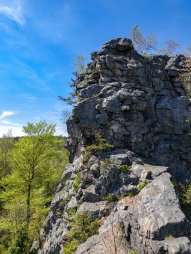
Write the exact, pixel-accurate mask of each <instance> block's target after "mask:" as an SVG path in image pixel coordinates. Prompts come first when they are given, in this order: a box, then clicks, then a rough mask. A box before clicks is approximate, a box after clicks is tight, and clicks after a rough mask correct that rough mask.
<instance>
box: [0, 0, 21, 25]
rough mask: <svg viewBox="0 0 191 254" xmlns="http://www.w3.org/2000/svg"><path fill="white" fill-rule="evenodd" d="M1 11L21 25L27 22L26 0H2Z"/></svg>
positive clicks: (0, 1)
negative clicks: (25, 15) (25, 13)
mask: <svg viewBox="0 0 191 254" xmlns="http://www.w3.org/2000/svg"><path fill="white" fill-rule="evenodd" d="M0 13H1V14H2V15H4V16H6V17H8V18H9V19H11V20H13V21H15V22H17V23H18V24H20V25H21V26H23V25H24V24H25V17H24V0H9V1H7V0H6V1H5V0H0Z"/></svg>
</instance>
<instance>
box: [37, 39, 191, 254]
mask: <svg viewBox="0 0 191 254" xmlns="http://www.w3.org/2000/svg"><path fill="white" fill-rule="evenodd" d="M92 60H93V61H92V62H91V63H89V64H88V67H87V69H86V72H85V73H84V74H80V75H77V78H76V80H75V81H74V85H75V87H76V93H77V95H78V96H79V98H80V101H79V102H78V104H77V105H76V106H75V107H74V109H73V112H72V115H71V117H70V119H69V120H68V123H67V126H68V133H69V137H68V141H67V143H68V148H69V151H70V163H69V164H68V166H67V167H66V169H65V171H64V173H63V178H62V179H61V182H60V184H59V186H58V188H57V191H56V194H55V197H54V198H53V200H52V204H51V212H50V214H49V216H48V217H47V219H46V221H45V223H44V227H43V228H42V230H41V234H40V239H39V241H35V242H34V244H33V247H34V249H35V248H36V249H38V253H39V254H45V253H46V254H63V245H64V243H65V240H66V235H67V233H68V232H69V231H70V230H71V227H70V225H69V224H68V212H69V211H70V209H72V208H74V207H76V209H78V210H77V213H83V212H90V213H92V215H93V216H94V217H98V218H100V221H101V226H100V229H99V234H98V235H96V236H92V237H90V238H89V239H87V241H86V242H85V243H83V244H81V245H80V246H79V247H78V249H77V252H76V253H77V254H111V253H115V254H116V253H117V254H128V251H129V250H130V249H134V250H135V251H137V253H139V254H156V253H159V254H189V253H191V241H190V239H191V238H190V237H191V223H190V221H189V220H188V219H187V218H186V216H185V214H184V213H183V211H182V210H181V207H180V204H179V200H178V198H177V195H176V192H175V189H174V186H173V184H172V183H171V177H172V178H173V179H175V180H176V181H180V182H181V183H182V184H184V183H185V182H187V183H190V182H191V170H190V164H191V140H190V137H189V133H190V131H191V120H190V119H191V103H190V100H189V98H188V97H187V94H186V90H185V87H184V83H183V81H182V79H181V74H182V72H185V71H186V70H187V69H186V68H185V67H186V64H187V58H186V57H185V56H175V57H168V56H160V55H155V56H154V55H153V56H152V55H151V56H148V57H146V56H141V55H139V54H138V53H137V52H136V51H135V50H134V48H133V45H132V42H131V41H130V40H129V39H126V38H118V39H115V40H111V41H109V42H108V43H106V44H104V46H103V47H102V49H101V50H100V51H98V52H94V53H92ZM98 133H99V134H100V135H101V136H102V137H103V138H105V139H106V140H107V143H109V144H111V145H113V147H112V148H111V149H110V150H108V151H104V152H100V153H98V152H97V153H96V152H93V153H92V155H91V157H90V159H89V161H87V162H86V163H84V162H83V156H84V152H85V150H86V146H89V145H91V144H95V135H96V134H98ZM78 172H81V173H82V175H81V178H82V179H81V181H80V184H79V186H78V189H77V190H74V187H73V183H74V181H75V178H76V175H77V173H78ZM140 183H142V184H143V183H147V185H146V186H145V187H144V188H143V189H142V190H141V191H140ZM112 199H113V200H112ZM106 200H110V201H106ZM70 220H71V218H70ZM35 246H36V247H35ZM38 246H39V247H38Z"/></svg>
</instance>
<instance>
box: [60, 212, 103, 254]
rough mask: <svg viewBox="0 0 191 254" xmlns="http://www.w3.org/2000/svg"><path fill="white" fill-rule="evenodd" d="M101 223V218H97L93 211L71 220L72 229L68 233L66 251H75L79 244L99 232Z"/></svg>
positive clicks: (70, 253)
mask: <svg viewBox="0 0 191 254" xmlns="http://www.w3.org/2000/svg"><path fill="white" fill-rule="evenodd" d="M99 225H100V223H99V220H98V219H96V220H95V219H94V218H93V216H92V214H91V213H84V214H78V215H77V216H76V218H75V219H74V220H73V221H72V222H70V226H71V228H72V229H71V231H70V232H69V233H68V234H67V235H66V242H65V243H64V253H65V254H72V253H74V252H75V250H76V249H77V248H78V246H79V245H80V244H82V243H83V242H85V241H86V240H87V239H88V238H89V237H90V236H92V235H95V234H98V229H99Z"/></svg>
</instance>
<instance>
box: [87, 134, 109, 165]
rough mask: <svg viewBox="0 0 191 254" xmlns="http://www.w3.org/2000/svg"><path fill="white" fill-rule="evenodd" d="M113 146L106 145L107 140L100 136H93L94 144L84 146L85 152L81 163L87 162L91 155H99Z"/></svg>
mask: <svg viewBox="0 0 191 254" xmlns="http://www.w3.org/2000/svg"><path fill="white" fill-rule="evenodd" d="M112 147H113V145H111V144H108V143H107V140H106V139H104V138H102V136H101V135H100V134H96V135H95V144H92V145H89V146H86V152H85V153H84V157H83V162H84V163H86V162H88V160H89V158H90V156H91V155H92V154H95V155H100V153H101V152H103V151H107V150H109V149H111V148H112Z"/></svg>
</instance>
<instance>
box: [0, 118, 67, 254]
mask: <svg viewBox="0 0 191 254" xmlns="http://www.w3.org/2000/svg"><path fill="white" fill-rule="evenodd" d="M23 131H24V132H25V134H26V136H24V137H21V138H19V139H18V140H15V139H14V138H12V136H11V133H8V134H6V135H4V136H3V137H2V138H1V139H0V253H3V254H6V253H7V254H25V253H26V254H28V253H29V250H30V247H31V244H32V241H33V239H34V238H35V237H38V233H39V229H40V227H41V226H42V224H43V221H44V219H45V217H46V216H47V214H48V212H49V205H50V201H51V199H52V197H53V195H54V193H55V189H56V186H57V184H58V182H59V179H60V178H61V174H62V172H63V169H64V167H65V165H66V163H67V151H66V149H65V148H64V139H63V138H61V137H56V136H54V134H55V125H52V124H47V123H46V122H39V123H36V124H33V123H28V124H27V125H26V126H24V127H23Z"/></svg>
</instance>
